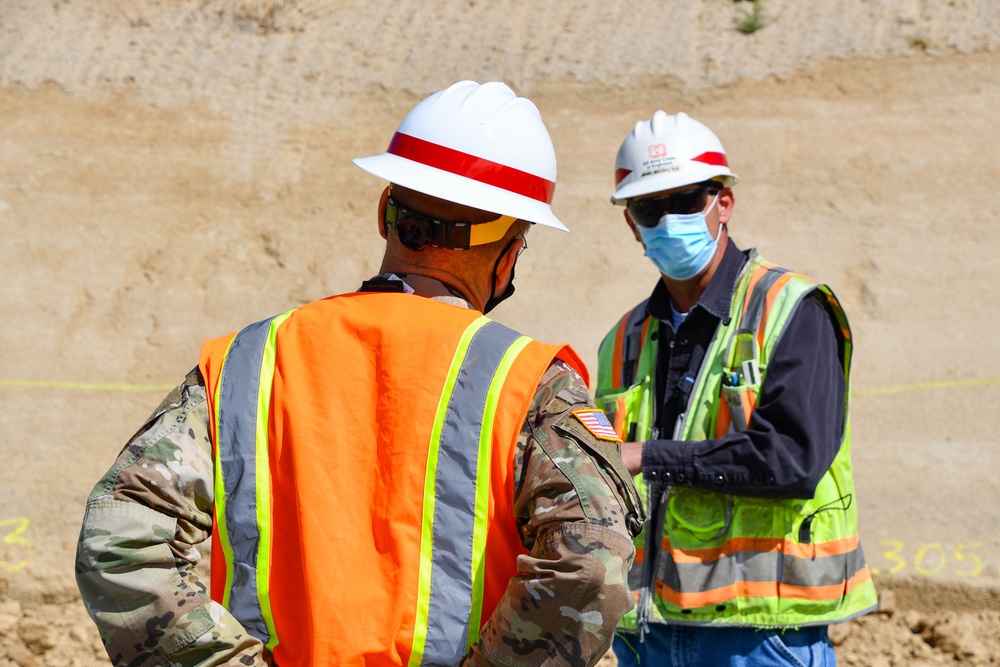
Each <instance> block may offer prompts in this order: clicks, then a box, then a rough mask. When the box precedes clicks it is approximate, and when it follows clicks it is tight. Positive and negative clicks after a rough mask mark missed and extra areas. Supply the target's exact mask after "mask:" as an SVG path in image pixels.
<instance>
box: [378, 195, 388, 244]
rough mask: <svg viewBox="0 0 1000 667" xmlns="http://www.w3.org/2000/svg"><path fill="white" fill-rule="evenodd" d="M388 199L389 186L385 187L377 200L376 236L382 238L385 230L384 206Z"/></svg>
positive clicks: (384, 235) (384, 236)
mask: <svg viewBox="0 0 1000 667" xmlns="http://www.w3.org/2000/svg"><path fill="white" fill-rule="evenodd" d="M388 199H389V186H388V185H387V186H385V190H383V191H382V196H381V197H379V199H378V234H379V236H381V237H382V238H386V230H385V205H386V202H387V201H388Z"/></svg>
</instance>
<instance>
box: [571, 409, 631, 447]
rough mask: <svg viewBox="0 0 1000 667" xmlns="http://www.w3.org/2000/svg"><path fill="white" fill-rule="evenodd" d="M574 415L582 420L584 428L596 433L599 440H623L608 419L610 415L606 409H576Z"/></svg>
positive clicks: (595, 435)
mask: <svg viewBox="0 0 1000 667" xmlns="http://www.w3.org/2000/svg"><path fill="white" fill-rule="evenodd" d="M573 416H574V417H576V418H577V419H578V420H580V423H581V424H583V426H584V428H586V429H587V430H588V431H590V432H591V433H593V434H594V437H595V438H597V439H598V440H610V441H611V442H621V441H622V439H621V438H619V437H618V434H617V433H615V429H614V427H613V426H611V422H610V421H608V416H607V415H606V414H604V410H598V409H597V408H589V409H585V410H574V411H573Z"/></svg>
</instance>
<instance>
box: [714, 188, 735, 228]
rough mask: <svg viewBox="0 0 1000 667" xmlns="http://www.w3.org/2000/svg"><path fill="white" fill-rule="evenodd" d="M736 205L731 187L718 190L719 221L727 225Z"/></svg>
mask: <svg viewBox="0 0 1000 667" xmlns="http://www.w3.org/2000/svg"><path fill="white" fill-rule="evenodd" d="M735 205H736V195H735V194H734V193H733V189H732V188H722V190H720V191H719V203H718V207H719V223H720V224H723V225H727V224H728V223H729V221H730V220H731V219H732V217H733V208H734V207H735Z"/></svg>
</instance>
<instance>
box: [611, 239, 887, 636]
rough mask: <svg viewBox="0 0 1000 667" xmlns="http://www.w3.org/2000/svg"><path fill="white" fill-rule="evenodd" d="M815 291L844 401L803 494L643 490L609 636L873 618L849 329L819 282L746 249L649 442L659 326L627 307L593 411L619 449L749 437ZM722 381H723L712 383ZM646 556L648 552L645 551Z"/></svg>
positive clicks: (669, 488) (614, 334) (615, 331)
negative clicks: (766, 386) (707, 339)
mask: <svg viewBox="0 0 1000 667" xmlns="http://www.w3.org/2000/svg"><path fill="white" fill-rule="evenodd" d="M813 292H818V293H819V294H820V295H821V296H822V297H823V298H824V299H825V301H826V304H827V306H828V307H829V309H830V311H831V312H832V313H833V315H834V317H835V318H836V321H837V322H838V323H839V329H840V331H839V334H840V335H839V338H840V345H841V358H842V360H843V367H844V379H845V382H846V386H847V389H848V391H847V392H846V393H845V398H844V425H843V426H844V428H843V434H844V435H843V440H842V442H841V444H840V449H839V451H838V454H837V456H836V457H835V458H834V461H833V463H832V464H831V466H830V468H829V470H827V472H826V474H825V475H824V476H823V477H822V478H821V479H820V481H819V484H818V486H817V487H816V492H815V495H814V497H813V498H798V499H781V500H776V499H770V498H751V497H745V496H733V495H729V494H726V493H717V492H714V491H711V490H707V489H702V488H692V487H688V486H669V485H664V484H654V485H650V486H648V487H647V485H646V484H645V483H644V480H643V476H642V475H641V474H640V475H637V476H636V477H635V483H636V486H637V487H638V488H639V490H640V493H643V494H644V495H645V497H646V498H647V502H648V503H649V506H648V507H647V516H648V517H649V518H648V520H647V523H646V525H645V529H644V530H643V532H642V534H640V535H639V536H638V537H637V538H636V541H635V544H636V559H635V565H633V567H632V571H631V573H630V576H629V583H630V586H631V588H632V590H633V594H634V595H635V596H636V598H637V605H636V608H635V609H634V610H633V611H632V612H630V613H629V614H628V615H626V616H625V617H624V618H623V619H622V622H621V624H620V626H619V627H621V628H623V629H626V630H635V629H637V628H639V627H643V626H644V625H645V624H646V623H648V622H662V623H679V624H688V625H710V624H731V625H746V626H756V627H788V626H793V627H794V626H804V625H819V624H827V623H831V622H838V621H844V620H847V619H849V618H852V617H855V616H859V615H861V614H865V613H868V612H870V611H872V610H873V609H874V608H875V607H876V606H877V595H876V591H875V587H874V584H873V582H872V579H871V572H870V570H869V568H868V565H867V563H866V562H865V557H864V553H863V552H862V549H861V544H860V542H859V539H858V526H857V509H856V503H855V491H854V480H853V474H852V470H851V437H850V433H851V430H850V421H849V419H848V405H847V403H848V401H847V396H848V395H849V393H850V381H849V376H850V363H851V347H852V346H851V331H850V328H849V325H848V322H847V317H846V315H845V314H844V311H843V308H841V306H840V303H839V302H838V300H837V298H836V297H835V296H834V294H833V292H832V291H831V290H830V289H829V288H828V287H827V286H825V285H819V284H816V283H814V282H812V281H810V280H808V279H807V278H805V277H803V276H801V275H798V274H794V273H791V272H789V271H787V270H785V269H782V268H779V267H777V266H774V265H772V264H768V263H766V262H765V261H764V259H763V258H762V257H760V256H759V255H758V254H757V253H756V251H751V253H750V258H749V261H748V262H747V264H746V265H745V266H744V268H743V271H742V272H741V274H740V277H739V279H738V281H737V285H736V288H735V291H734V294H733V299H732V302H731V305H730V312H729V317H728V319H727V320H723V321H721V322H720V324H719V326H718V328H717V330H716V332H715V335H714V337H713V339H712V342H711V344H710V346H709V348H708V350H707V352H706V355H705V360H704V362H703V363H702V365H701V368H700V369H699V371H698V376H697V378H696V379H695V383H694V387H693V389H692V391H691V394H690V396H689V399H688V403H687V406H686V409H685V411H684V413H683V414H681V415H680V416H679V418H678V421H677V425H676V428H675V430H674V433H673V434H664V435H662V436H661V435H660V434H654V433H653V423H654V419H655V412H656V409H657V406H656V398H655V386H656V383H655V371H656V356H657V355H656V352H657V350H656V348H657V345H656V342H655V341H656V338H657V331H658V328H659V321H658V320H656V319H655V318H651V317H650V316H649V315H648V314H647V313H646V302H644V303H641V304H639V306H637V307H636V308H634V309H633V310H632V311H630V312H629V313H626V315H625V316H624V317H622V319H621V320H620V321H619V323H618V325H617V326H615V328H614V329H612V330H611V331H610V332H609V333H608V335H607V336H606V337H605V338H604V340H603V342H602V343H601V347H600V353H599V364H598V379H597V390H596V396H597V405H598V407H601V408H603V409H604V411H605V412H606V413H607V415H608V417H609V419H611V421H612V423H613V424H614V425H615V428H616V430H617V431H618V433H619V434H620V435H621V436H622V438H623V439H624V440H626V441H645V440H648V439H650V438H653V437H665V438H670V439H674V440H706V439H711V438H717V437H721V436H722V435H725V434H726V433H728V432H733V431H741V430H744V429H746V428H747V427H748V424H749V423H750V420H751V417H752V414H753V410H754V408H755V407H756V405H757V400H758V397H759V394H760V388H761V386H762V384H763V382H764V378H765V377H766V375H767V367H768V361H769V359H770V358H771V354H772V353H773V351H774V346H775V344H776V342H777V341H778V340H779V339H780V337H781V333H782V331H783V330H784V328H785V325H786V324H787V322H788V321H789V320H790V319H791V316H792V314H793V313H794V312H795V309H796V308H797V307H798V306H799V304H800V303H801V302H802V300H803V299H804V298H805V297H806V296H807V295H809V294H811V293H813ZM724 377H725V378H726V382H723V378H724ZM647 547H648V548H647Z"/></svg>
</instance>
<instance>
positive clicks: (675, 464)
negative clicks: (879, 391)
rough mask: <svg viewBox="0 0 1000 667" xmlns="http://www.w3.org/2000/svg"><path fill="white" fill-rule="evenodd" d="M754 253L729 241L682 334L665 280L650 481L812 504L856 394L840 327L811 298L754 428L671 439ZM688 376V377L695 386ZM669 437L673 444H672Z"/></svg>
mask: <svg viewBox="0 0 1000 667" xmlns="http://www.w3.org/2000/svg"><path fill="white" fill-rule="evenodd" d="M747 259H748V254H747V252H745V251H741V250H739V249H738V248H737V247H736V245H735V244H734V243H733V242H732V241H729V244H728V246H727V247H726V251H725V254H724V256H723V259H722V262H721V264H720V265H719V267H718V269H717V270H716V272H715V274H714V275H713V277H712V279H711V281H710V282H709V284H708V286H707V288H706V289H705V292H704V293H703V294H702V296H701V298H700V299H699V300H698V302H697V304H696V305H695V306H694V307H693V308H692V309H691V311H690V312H689V314H688V316H687V317H686V319H685V320H684V321H683V322H681V324H680V326H679V327H678V329H677V330H676V331H675V330H674V327H673V324H672V309H671V306H670V294H669V292H668V291H667V288H666V286H665V285H664V284H663V282H662V281H661V282H658V283H657V285H656V288H655V289H654V290H653V294H652V296H651V297H650V300H649V303H648V306H647V309H648V312H649V314H650V315H651V316H653V317H655V318H657V319H659V320H661V326H660V329H659V334H658V335H659V341H658V346H657V347H658V359H657V373H656V378H657V384H656V421H655V423H654V431H653V432H654V437H653V439H651V440H648V441H647V442H646V443H645V445H644V446H643V452H642V461H643V462H642V470H643V474H644V475H645V476H646V477H647V479H649V480H651V481H652V480H663V481H665V482H667V483H669V484H672V485H674V486H678V485H680V486H683V485H690V486H696V487H704V488H710V489H712V490H714V491H722V492H724V493H729V494H733V495H741V496H753V497H759V498H811V497H812V496H813V494H814V492H815V489H816V484H817V483H818V482H819V480H820V478H821V477H822V476H823V474H824V473H825V472H826V470H827V469H828V468H829V467H830V464H831V463H832V462H833V459H834V457H835V456H836V455H837V451H838V449H839V447H840V441H841V439H842V438H841V435H842V424H843V410H844V395H845V392H846V390H847V387H846V383H845V381H844V372H843V365H842V362H841V358H840V349H839V345H838V339H837V329H836V326H837V325H836V323H835V322H834V320H833V319H832V316H831V314H830V312H829V310H828V309H827V308H826V306H825V305H824V304H823V302H822V301H821V300H820V299H818V298H812V297H810V298H807V299H806V301H805V302H804V303H803V304H802V305H801V307H799V308H798V309H797V310H796V311H795V313H794V315H793V316H792V318H791V320H790V321H789V322H788V323H787V325H786V329H785V331H784V333H783V334H782V336H781V339H780V340H779V341H778V343H777V345H776V346H775V348H774V351H773V353H772V356H771V359H770V364H769V367H768V371H767V374H766V376H765V378H764V384H763V386H762V388H761V394H760V399H759V401H758V404H757V409H756V410H755V411H754V413H753V419H752V421H751V424H750V427H749V428H748V430H746V431H744V432H742V433H730V434H728V435H725V436H723V437H721V438H717V439H711V440H700V441H680V440H671V439H669V437H670V436H671V435H672V434H673V432H674V428H675V425H676V423H677V419H678V417H679V415H680V414H681V413H682V412H683V411H684V409H685V406H686V404H687V398H688V393H689V392H690V389H691V387H692V386H693V384H694V383H693V382H691V381H690V380H689V379H690V378H694V377H697V375H698V369H699V367H700V366H701V363H702V361H703V360H704V358H705V352H706V350H707V349H708V346H709V344H710V343H711V340H712V335H713V333H714V332H715V330H716V327H717V326H718V324H719V322H720V320H723V319H725V318H726V317H727V316H728V313H729V306H730V302H731V301H732V297H733V291H734V289H735V286H736V280H737V277H738V276H739V273H740V269H741V268H742V267H743V265H744V264H745V263H746V262H747ZM686 378H687V379H686ZM664 436H666V437H664Z"/></svg>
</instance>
